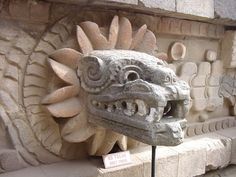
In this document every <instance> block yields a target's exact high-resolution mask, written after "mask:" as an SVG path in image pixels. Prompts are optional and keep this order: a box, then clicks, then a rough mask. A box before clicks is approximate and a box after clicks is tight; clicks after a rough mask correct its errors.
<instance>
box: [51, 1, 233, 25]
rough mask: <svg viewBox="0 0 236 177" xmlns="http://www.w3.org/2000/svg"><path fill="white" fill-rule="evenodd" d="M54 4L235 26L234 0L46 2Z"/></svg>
mask: <svg viewBox="0 0 236 177" xmlns="http://www.w3.org/2000/svg"><path fill="white" fill-rule="evenodd" d="M47 1H49V2H54V3H69V4H79V5H82V6H99V7H102V6H103V7H105V8H112V9H124V10H127V9H129V10H130V9H132V11H139V12H140V11H142V12H145V13H149V14H150V13H151V14H164V15H165V16H172V17H177V18H184V19H192V20H201V21H208V22H210V23H221V24H226V25H236V22H235V21H236V12H235V7H236V2H235V1H234V0H204V1H199V0H99V1H97V0H47Z"/></svg>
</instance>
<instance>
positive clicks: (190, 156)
mask: <svg viewBox="0 0 236 177" xmlns="http://www.w3.org/2000/svg"><path fill="white" fill-rule="evenodd" d="M170 148H171V149H172V150H174V151H176V152H178V155H179V160H178V175H177V176H178V177H190V176H197V175H201V174H204V173H205V166H206V159H207V153H206V148H205V147H204V144H203V143H201V141H196V139H195V138H188V139H186V140H185V142H184V143H182V144H180V145H178V146H176V147H170Z"/></svg>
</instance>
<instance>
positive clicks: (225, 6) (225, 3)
mask: <svg viewBox="0 0 236 177" xmlns="http://www.w3.org/2000/svg"><path fill="white" fill-rule="evenodd" d="M214 3H215V4H214V7H215V14H216V16H217V17H220V18H223V19H230V20H236V13H235V9H236V3H235V0H214Z"/></svg>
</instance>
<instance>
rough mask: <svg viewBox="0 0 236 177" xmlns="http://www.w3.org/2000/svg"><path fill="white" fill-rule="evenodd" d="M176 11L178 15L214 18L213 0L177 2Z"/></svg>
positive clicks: (179, 0) (182, 0) (183, 0)
mask: <svg viewBox="0 0 236 177" xmlns="http://www.w3.org/2000/svg"><path fill="white" fill-rule="evenodd" d="M176 9H177V10H176V11H177V12H180V13H185V14H189V15H196V16H201V17H207V18H214V0H205V1H198V0H177V1H176Z"/></svg>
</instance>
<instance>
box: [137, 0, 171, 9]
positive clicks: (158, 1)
mask: <svg viewBox="0 0 236 177" xmlns="http://www.w3.org/2000/svg"><path fill="white" fill-rule="evenodd" d="M139 3H142V5H143V6H144V7H148V8H155V9H163V10H168V11H175V0H168V1H165V0H139Z"/></svg>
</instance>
